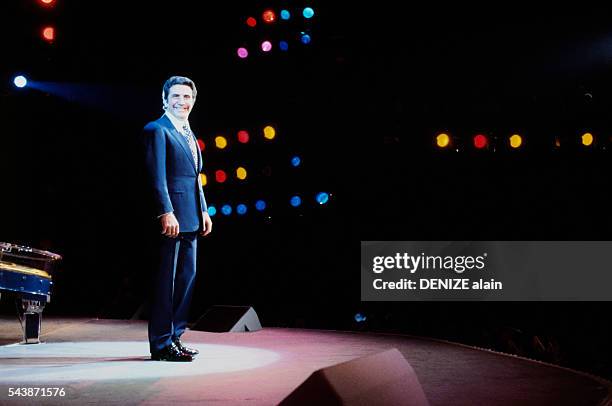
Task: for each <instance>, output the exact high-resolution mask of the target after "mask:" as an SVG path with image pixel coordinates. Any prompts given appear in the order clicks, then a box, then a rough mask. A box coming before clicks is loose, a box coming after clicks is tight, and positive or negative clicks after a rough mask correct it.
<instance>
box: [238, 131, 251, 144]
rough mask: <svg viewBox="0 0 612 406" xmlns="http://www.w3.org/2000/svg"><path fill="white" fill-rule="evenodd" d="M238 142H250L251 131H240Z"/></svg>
mask: <svg viewBox="0 0 612 406" xmlns="http://www.w3.org/2000/svg"><path fill="white" fill-rule="evenodd" d="M238 142H240V143H242V144H246V143H247V142H249V132H248V131H246V130H240V131H238Z"/></svg>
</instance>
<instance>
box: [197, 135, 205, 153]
mask: <svg viewBox="0 0 612 406" xmlns="http://www.w3.org/2000/svg"><path fill="white" fill-rule="evenodd" d="M198 147H200V151H204V148H206V144H204V141H202V140H201V139H199V138H198Z"/></svg>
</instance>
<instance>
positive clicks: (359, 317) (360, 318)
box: [355, 313, 367, 323]
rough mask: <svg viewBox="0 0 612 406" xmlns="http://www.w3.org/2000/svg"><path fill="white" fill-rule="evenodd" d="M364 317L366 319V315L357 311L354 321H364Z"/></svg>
mask: <svg viewBox="0 0 612 406" xmlns="http://www.w3.org/2000/svg"><path fill="white" fill-rule="evenodd" d="M366 319H367V317H366V316H365V315H364V314H361V313H357V314H356V315H355V321H356V322H357V323H361V322H364V321H366Z"/></svg>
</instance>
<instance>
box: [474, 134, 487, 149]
mask: <svg viewBox="0 0 612 406" xmlns="http://www.w3.org/2000/svg"><path fill="white" fill-rule="evenodd" d="M473 141H474V146H475V147H476V148H478V149H483V148H486V147H487V145H489V139H488V138H487V136H486V135H484V134H477V135H475V136H474V140H473Z"/></svg>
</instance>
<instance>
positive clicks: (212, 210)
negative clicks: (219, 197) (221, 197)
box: [208, 206, 217, 217]
mask: <svg viewBox="0 0 612 406" xmlns="http://www.w3.org/2000/svg"><path fill="white" fill-rule="evenodd" d="M215 214H217V208H216V207H215V206H208V215H209V216H210V217H212V216H214V215H215Z"/></svg>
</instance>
